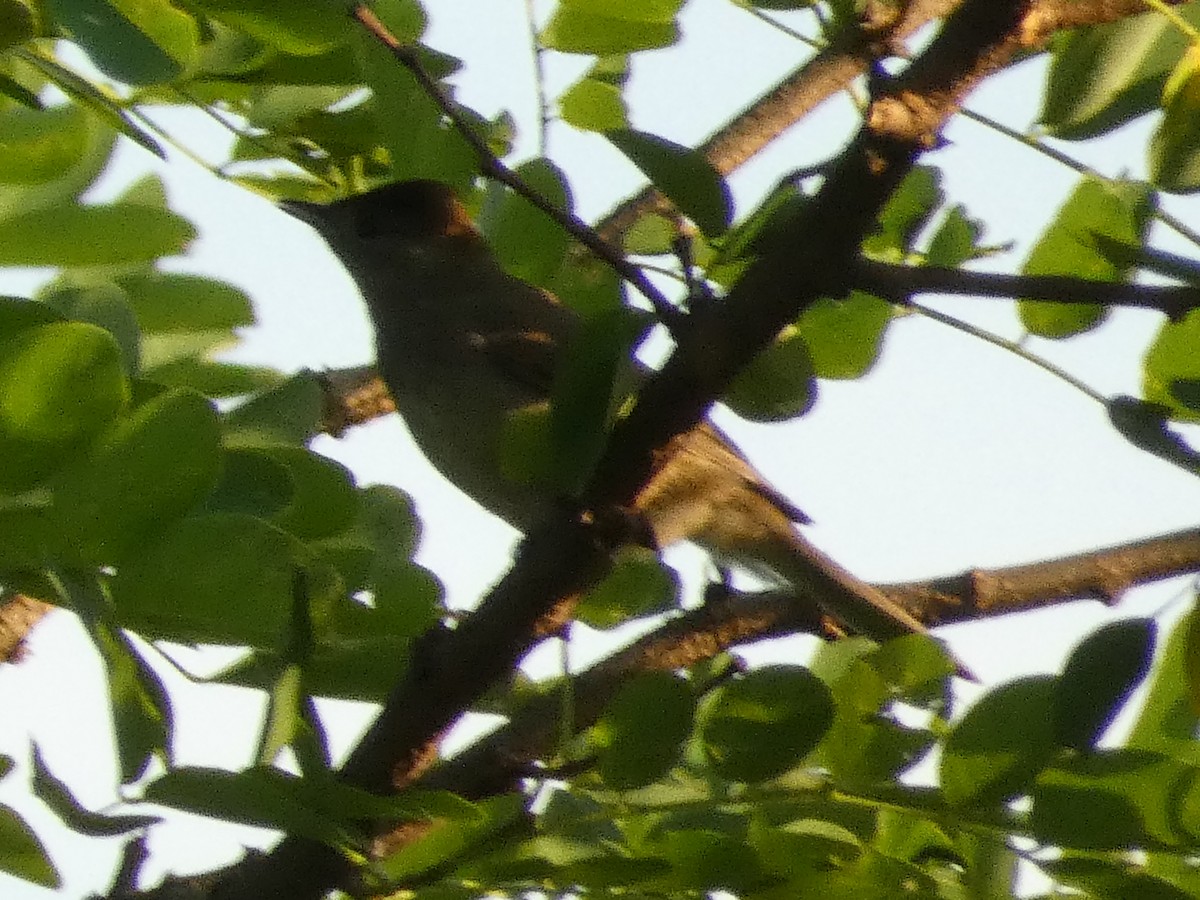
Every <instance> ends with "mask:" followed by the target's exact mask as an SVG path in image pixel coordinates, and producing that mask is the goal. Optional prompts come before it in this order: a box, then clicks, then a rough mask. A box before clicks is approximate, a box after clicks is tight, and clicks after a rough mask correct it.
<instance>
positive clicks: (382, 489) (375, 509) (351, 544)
mask: <svg viewBox="0 0 1200 900" xmlns="http://www.w3.org/2000/svg"><path fill="white" fill-rule="evenodd" d="M357 497H358V506H357V510H356V512H355V518H354V523H353V525H351V526H350V528H348V529H347V530H346V531H343V532H342V533H340V534H337V535H333V536H332V537H329V538H326V539H325V540H323V541H317V542H314V543H313V546H315V547H319V548H321V551H322V552H323V553H327V554H333V555H339V554H347V555H350V556H358V557H359V558H360V560H361V559H362V553H363V552H364V551H365V553H366V554H367V558H366V559H365V560H363V561H362V562H361V564H360V565H361V569H362V571H363V572H364V574H365V571H366V567H367V566H369V565H370V564H371V560H372V559H373V558H374V556H375V554H379V555H381V556H384V557H387V558H389V559H394V560H400V561H407V560H409V559H411V558H412V554H413V553H414V552H415V550H416V548H417V539H418V538H419V537H420V525H421V523H420V520H419V519H417V516H416V512H415V510H414V508H413V502H412V498H411V497H409V496H408V494H406V493H404V491H402V490H400V489H399V488H397V487H392V486H391V485H383V484H376V485H372V486H371V487H368V488H361V489H359V490H358V491H357ZM347 565H349V566H351V567H352V566H353V563H349V562H348V563H347ZM349 580H350V581H351V582H352V583H354V584H358V583H359V582H358V581H357V580H356V579H353V578H350V579H349Z"/></svg>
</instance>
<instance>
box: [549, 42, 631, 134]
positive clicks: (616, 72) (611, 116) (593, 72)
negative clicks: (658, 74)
mask: <svg viewBox="0 0 1200 900" xmlns="http://www.w3.org/2000/svg"><path fill="white" fill-rule="evenodd" d="M628 76H629V60H628V58H627V57H625V56H611V57H606V58H604V59H600V60H598V61H597V62H596V64H595V65H594V66H592V68H591V69H589V70H588V73H587V74H586V75H585V76H584V77H583V78H581V79H579V81H577V82H575V83H574V84H573V85H571V86H570V87H569V88H567V89H566V91H564V92H563V94H562V96H560V97H559V98H558V110H559V114H560V115H561V116H562V118H563V121H564V122H566V123H567V124H568V125H573V126H574V127H576V128H580V129H583V130H585V131H611V130H612V129H615V128H628V127H629V116H628V111H627V109H626V105H625V95H624V91H623V88H624V86H625V81H626V80H627V78H628Z"/></svg>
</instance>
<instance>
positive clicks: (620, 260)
mask: <svg viewBox="0 0 1200 900" xmlns="http://www.w3.org/2000/svg"><path fill="white" fill-rule="evenodd" d="M351 15H352V16H353V17H354V19H355V20H357V21H358V22H359V24H361V25H362V26H363V27H364V28H365V29H366V30H367V31H368V32H369V33H370V34H371V35H372V36H373V37H374V38H375V39H376V40H378V41H379V42H380V43H381V44H383V45H384V46H385V47H387V48H388V50H389V51H390V52H391V54H392V56H393V57H395V59H396V61H397V62H398V63H400V65H402V66H404V68H405V69H407V70H408V72H409V73H410V74H411V75H412V76H413V78H415V79H416V81H417V84H419V85H420V86H421V89H422V90H423V91H425V93H426V94H427V95H428V96H429V98H430V99H431V100H433V102H434V103H436V104H437V106H438V109H440V110H441V112H442V114H443V115H445V116H446V118H447V119H449V120H450V122H451V124H452V125H453V126H454V128H455V129H456V130H457V131H458V132H459V134H460V135H462V137H463V140H465V141H466V142H467V144H468V145H469V146H470V147H471V149H472V150H473V151H474V152H475V154H476V156H477V157H478V158H479V163H480V170H481V171H482V172H483V174H484V176H486V177H488V178H493V179H495V180H496V181H499V182H500V183H501V184H503V185H505V186H507V187H509V188H511V189H512V190H513V191H515V192H516V193H517V194H519V195H520V196H522V197H524V198H525V199H526V200H528V201H529V202H530V203H532V204H533V205H534V206H535V207H537V208H538V209H539V210H541V211H542V212H543V213H545V214H546V215H548V216H549V217H550V218H551V219H553V220H554V221H555V222H556V223H558V225H560V226H561V227H562V228H563V229H565V230H566V231H567V232H568V233H569V234H570V235H571V237H573V238H575V240H577V241H579V243H581V244H583V246H585V247H587V249H588V250H590V251H591V252H592V253H594V254H595V255H596V256H597V257H598V258H599V259H601V260H603V261H604V262H605V263H607V264H608V265H609V266H611V267H612V268H613V270H614V271H616V272H617V274H618V275H620V276H621V277H622V278H623V279H625V280H626V281H627V282H629V283H630V284H631V285H633V286H634V287H635V288H637V290H638V292H639V293H640V294H642V296H644V297H645V298H646V299H647V300H648V301H649V302H650V305H651V306H652V307H653V308H654V312H655V314H656V315H657V316H658V317H659V319H660V320H661V321H662V323H663V324H664V325H666V326H667V328H668V329H669V330H670V331H671V332H672V333H673V334H676V336H678V332H679V331H680V330H681V327H682V320H683V313H681V312H680V311H679V310H678V309H677V308H676V307H675V306H673V305H672V304H671V302H670V301H669V300H668V299H667V298H666V296H664V295H663V293H662V292H661V291H660V290H659V289H658V288H656V287H655V286H654V284H653V283H652V282H651V281H650V279H649V278H647V277H646V274H645V273H644V272H642V271H641V269H639V268H638V267H637V266H635V265H633V264H632V263H630V262H629V260H627V259H626V258H625V256H624V254H622V253H621V251H619V250H618V249H617V248H615V247H614V246H612V245H611V244H609V243H608V242H607V241H605V240H604V239H603V238H602V237H600V235H599V234H598V233H597V232H596V230H595V229H593V228H592V227H591V226H590V225H588V224H587V223H586V222H585V221H583V219H581V218H579V217H578V216H576V215H575V214H574V213H571V212H568V211H567V210H564V209H559V208H558V207H557V206H556V205H555V204H553V203H551V202H550V201H549V200H547V199H546V198H545V197H543V196H542V195H541V194H540V193H538V192H537V191H535V190H533V189H532V188H531V187H530V186H529V185H528V184H526V183H525V181H524V180H523V179H522V178H521V176H519V175H518V174H517V173H516V172H514V171H513V170H512V169H510V168H509V167H508V166H506V165H505V164H504V163H503V162H501V160H500V158H499V157H498V156H496V154H495V153H493V152H492V151H491V149H490V148H489V147H488V145H487V143H486V142H485V141H484V140H483V139H482V138H481V137H480V136H479V135H478V134H476V133H475V129H473V128H472V127H471V126H470V124H469V123H468V122H467V121H466V119H464V118H463V116H462V114H461V113H459V111H458V109H457V108H456V107H455V105H454V104H453V103H451V102H450V101H449V100H448V99H447V97H446V95H445V94H444V93H443V92H442V91H441V89H440V88H439V87H438V85H437V83H436V82H435V81H434V80H433V79H432V78H430V77H429V73H428V72H426V71H425V69H424V68H423V67H422V66H421V63H420V60H418V59H417V57H416V55H415V54H414V53H413V52H412V48H411V47H410V46H408V45H406V44H403V43H401V41H400V40H399V39H398V38H397V37H396V36H395V35H394V34H392V33H391V31H389V30H388V28H387V26H386V25H384V24H383V22H381V21H380V20H379V18H378V17H377V16H376V15H375V14H374V13H373V12H371V10H369V9H367V7H365V6H363V5H361V4H359V5H357V6H355V7H354V10H353V12H352V13H351Z"/></svg>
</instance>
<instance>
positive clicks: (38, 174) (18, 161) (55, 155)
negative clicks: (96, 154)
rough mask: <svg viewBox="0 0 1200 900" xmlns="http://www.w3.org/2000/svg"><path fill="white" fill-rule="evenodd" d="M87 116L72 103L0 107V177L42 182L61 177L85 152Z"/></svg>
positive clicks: (15, 181)
mask: <svg viewBox="0 0 1200 900" xmlns="http://www.w3.org/2000/svg"><path fill="white" fill-rule="evenodd" d="M89 118H90V117H89V116H88V114H87V113H86V112H84V111H83V110H82V109H80V108H79V107H78V106H75V105H74V104H72V103H65V104H63V105H61V106H51V107H48V108H46V109H42V110H32V109H27V108H26V107H23V106H10V107H8V108H6V109H3V110H0V135H3V136H4V139H3V141H0V181H4V182H7V183H11V184H44V183H45V182H48V181H53V180H55V179H57V178H62V177H64V176H65V175H66V173H67V172H69V171H70V170H71V169H72V168H74V167H75V166H77V165H79V163H80V162H81V161H82V160H83V158H84V156H85V155H86V154H87V152H88V149H89V146H90V137H91V125H90V122H89Z"/></svg>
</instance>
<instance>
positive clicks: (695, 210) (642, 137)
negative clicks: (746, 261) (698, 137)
mask: <svg viewBox="0 0 1200 900" xmlns="http://www.w3.org/2000/svg"><path fill="white" fill-rule="evenodd" d="M604 136H605V137H606V138H608V139H609V141H611V142H612V144H613V145H614V146H615V147H616V148H617V149H618V150H620V151H621V152H622V153H624V154H625V155H626V156H627V157H629V159H630V161H631V162H632V163H633V164H634V165H635V166H637V167H638V168H639V169H641V171H642V173H643V174H645V176H646V177H647V178H649V179H650V180H651V181H652V182H653V183H654V186H655V187H656V188H658V189H659V190H660V191H662V193H663V194H664V195H665V196H666V197H667V198H668V199H669V200H670V201H671V202H672V203H674V204H675V205H676V206H677V207H678V208H679V210H680V212H682V213H683V214H684V215H686V216H687V217H688V218H690V219H691V220H692V221H693V222H695V223H696V225H698V226H699V228H700V230H701V231H703V232H704V233H705V234H706V235H710V236H712V235H719V234H722V233H724V232H725V230H726V229H728V227H729V223H730V221H731V219H732V216H733V201H732V199H731V197H730V194H729V186H728V185H727V184H726V183H725V179H723V178H722V177H721V176H720V175H719V174H718V173H717V170H716V169H714V168H713V166H712V163H710V162H709V161H708V160H707V159H705V158H704V154H702V153H700V152H699V151H697V150H693V149H691V148H690V147H684V146H681V145H680V144H676V143H674V142H673V141H669V140H667V139H666V138H662V137H658V136H657V135H653V134H647V133H645V132H642V131H632V130H630V129H613V130H611V131H607V132H605V134H604Z"/></svg>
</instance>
